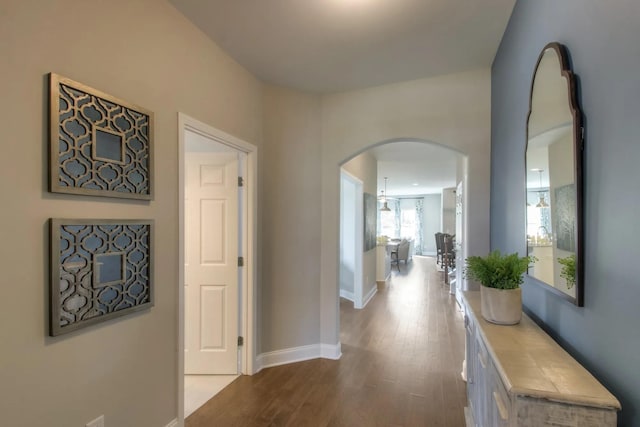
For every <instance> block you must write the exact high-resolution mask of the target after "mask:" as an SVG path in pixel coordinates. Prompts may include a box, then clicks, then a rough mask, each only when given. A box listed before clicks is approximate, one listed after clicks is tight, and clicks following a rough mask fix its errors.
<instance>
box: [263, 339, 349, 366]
mask: <svg viewBox="0 0 640 427" xmlns="http://www.w3.org/2000/svg"><path fill="white" fill-rule="evenodd" d="M341 356H342V352H341V346H340V343H338V344H336V345H329V344H311V345H305V346H301V347H293V348H287V349H284V350H276V351H270V352H268V353H262V354H260V355H259V356H258V358H257V359H258V360H257V365H258V367H259V370H262V369H264V368H271V367H273V366H280V365H286V364H289V363H295V362H302V361H305V360H311V359H320V358H322V359H332V360H338V359H340V357H341Z"/></svg>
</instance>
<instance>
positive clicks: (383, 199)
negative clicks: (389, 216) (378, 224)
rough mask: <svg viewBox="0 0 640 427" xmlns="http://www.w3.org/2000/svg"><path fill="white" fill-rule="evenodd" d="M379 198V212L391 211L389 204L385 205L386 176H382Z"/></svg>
mask: <svg viewBox="0 0 640 427" xmlns="http://www.w3.org/2000/svg"><path fill="white" fill-rule="evenodd" d="M380 193H381V195H380V200H381V201H382V207H381V208H380V212H391V209H389V206H388V205H387V196H386V194H387V177H386V176H385V177H384V190H381V191H380Z"/></svg>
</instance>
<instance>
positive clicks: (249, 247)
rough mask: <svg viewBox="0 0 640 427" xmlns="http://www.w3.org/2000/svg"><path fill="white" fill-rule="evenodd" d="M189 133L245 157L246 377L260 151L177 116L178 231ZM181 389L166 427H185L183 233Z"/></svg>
mask: <svg viewBox="0 0 640 427" xmlns="http://www.w3.org/2000/svg"><path fill="white" fill-rule="evenodd" d="M187 131H190V132H194V133H196V134H199V135H201V136H204V137H206V138H208V139H211V140H213V141H215V142H218V143H221V144H224V145H226V146H228V147H231V148H233V149H235V150H236V151H238V152H240V153H244V155H245V162H246V163H245V164H244V167H245V168H246V169H245V170H244V172H245V173H246V176H245V181H246V185H245V189H246V192H245V194H244V197H245V199H244V200H243V203H246V205H245V206H246V209H244V210H243V215H242V222H243V223H244V227H243V229H244V230H246V232H243V239H244V241H243V246H244V248H245V249H244V254H243V256H244V257H245V265H246V266H247V267H245V268H243V269H242V282H243V284H242V286H243V289H242V301H241V305H242V313H243V315H242V316H241V318H242V319H241V324H240V325H239V328H240V329H239V332H240V333H241V334H242V336H243V337H244V338H245V340H244V346H242V347H241V350H240V358H241V361H240V364H241V366H242V373H243V374H245V375H253V374H255V373H256V372H257V369H256V364H257V363H256V359H257V358H256V354H255V353H256V334H257V330H258V326H257V319H256V316H255V313H256V300H255V295H256V293H257V285H256V282H257V279H256V278H257V272H258V270H257V262H256V260H257V258H258V249H257V248H258V234H257V229H258V228H257V224H258V210H257V206H258V148H257V147H256V146H255V145H253V144H250V143H248V142H245V141H243V140H241V139H238V138H236V137H234V136H232V135H229V134H227V133H225V132H222V131H221V130H218V129H216V128H213V127H212V126H209V125H207V124H206V123H203V122H200V121H198V120H196V119H194V118H191V117H189V116H187V115H186V114H184V113H178V205H179V208H178V224H177V225H178V229H179V230H183V225H184V221H185V212H184V203H183V202H182V201H183V200H184V156H185V150H186V148H185V144H186V142H185V134H186V132H187ZM178 258H179V259H178V267H179V268H178V284H177V286H178V342H177V345H176V347H177V349H178V372H177V374H178V378H177V380H178V390H177V396H176V400H177V407H178V419H177V421H176V422H177V424H174V423H173V422H172V423H171V424H169V425H168V426H167V427H174V426H175V427H177V426H182V425H184V327H185V322H184V306H185V297H184V233H183V232H182V231H180V234H179V238H178Z"/></svg>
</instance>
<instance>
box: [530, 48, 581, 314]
mask: <svg viewBox="0 0 640 427" xmlns="http://www.w3.org/2000/svg"><path fill="white" fill-rule="evenodd" d="M582 138H583V127H582V114H581V112H580V109H579V108H578V103H577V98H576V82H575V76H574V75H573V73H572V72H571V69H570V68H569V64H568V55H567V51H566V48H565V47H564V46H562V45H560V44H558V43H550V44H548V45H547V46H546V47H545V48H544V49H543V51H542V53H541V54H540V57H539V58H538V62H537V65H536V69H535V72H534V75H533V80H532V83H531V97H530V110H529V117H528V121H527V148H526V155H525V167H526V177H525V181H526V203H527V206H526V214H527V220H526V239H527V251H528V255H531V256H534V257H535V258H536V259H537V261H536V262H535V263H534V264H533V265H532V266H531V268H530V269H529V271H528V274H529V276H530V277H532V278H534V279H535V281H534V282H536V283H539V284H541V285H542V286H543V287H544V288H545V289H547V290H549V291H550V292H552V293H554V294H556V295H558V296H560V297H562V298H564V299H567V300H569V301H571V302H573V303H574V304H576V305H578V306H582V304H583V295H584V287H583V286H584V283H583V282H584V280H583V271H584V269H583V255H582V253H583V240H582V234H583V233H582V227H583V224H582V191H583V190H582V147H583V139H582Z"/></svg>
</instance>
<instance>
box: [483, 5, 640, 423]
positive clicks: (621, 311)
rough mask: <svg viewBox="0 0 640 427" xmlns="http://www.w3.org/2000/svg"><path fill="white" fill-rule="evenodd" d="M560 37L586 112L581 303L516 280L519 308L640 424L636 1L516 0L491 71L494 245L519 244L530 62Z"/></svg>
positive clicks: (639, 49) (627, 419)
mask: <svg viewBox="0 0 640 427" xmlns="http://www.w3.org/2000/svg"><path fill="white" fill-rule="evenodd" d="M551 41H558V42H560V43H562V44H564V45H566V46H567V48H568V50H569V55H570V59H571V62H572V64H573V69H574V72H575V73H576V75H577V76H578V79H579V80H578V84H579V88H580V93H581V100H580V102H581V104H582V109H583V112H584V116H585V121H586V140H585V146H586V152H585V267H586V269H585V277H586V278H585V306H584V307H583V308H578V307H575V306H573V305H571V304H569V303H567V302H564V301H561V300H560V299H558V298H556V297H554V296H553V295H551V294H550V293H547V292H545V291H544V290H543V289H541V288H540V287H539V286H538V285H537V284H535V283H532V282H529V281H527V282H525V284H524V286H523V298H524V305H525V309H526V310H527V311H528V312H529V313H530V314H532V315H533V316H534V317H536V318H537V319H539V320H540V321H541V322H542V323H543V327H544V328H545V329H546V330H547V331H548V332H549V333H550V334H551V335H552V336H554V338H556V340H557V341H558V342H560V344H561V345H562V346H563V347H564V348H565V349H566V350H567V351H569V353H571V354H572V355H573V356H574V357H575V358H576V359H578V360H579V361H580V362H581V363H582V364H583V365H584V366H585V367H587V369H589V370H590V371H591V372H592V373H593V374H594V375H595V376H596V377H597V378H598V379H599V380H600V381H601V382H602V383H603V384H604V385H605V386H606V387H607V388H608V389H609V390H610V391H611V392H612V393H613V394H615V395H616V396H617V397H618V399H619V400H620V401H621V403H622V408H623V409H622V412H621V413H620V416H619V422H618V425H619V426H640V256H639V255H640V215H639V212H640V1H638V0H616V1H602V0H562V1H559V0H536V1H531V0H524V1H523V0H518V2H517V3H516V6H515V9H514V11H513V15H512V17H511V21H510V23H509V26H508V28H507V30H506V32H505V35H504V37H503V40H502V44H501V46H500V48H499V50H498V53H497V55H496V58H495V61H494V64H493V69H492V146H491V150H492V159H491V164H492V173H491V247H492V249H500V250H502V251H511V252H513V251H519V252H520V253H522V254H524V253H525V250H526V248H525V237H524V230H525V221H524V218H525V212H524V206H525V195H524V174H525V171H524V149H525V132H526V116H527V111H528V106H529V89H530V84H531V76H532V73H533V69H534V67H535V63H536V60H537V58H538V55H539V54H540V51H541V50H542V48H543V47H544V46H545V45H546V44H547V43H548V42H551Z"/></svg>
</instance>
